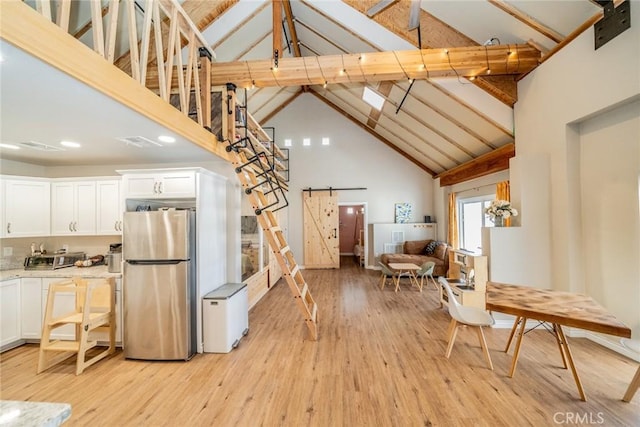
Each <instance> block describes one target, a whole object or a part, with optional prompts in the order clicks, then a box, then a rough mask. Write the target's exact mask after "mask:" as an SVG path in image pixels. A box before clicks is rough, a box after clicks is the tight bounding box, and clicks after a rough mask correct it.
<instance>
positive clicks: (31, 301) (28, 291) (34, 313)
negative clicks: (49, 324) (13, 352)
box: [20, 277, 43, 340]
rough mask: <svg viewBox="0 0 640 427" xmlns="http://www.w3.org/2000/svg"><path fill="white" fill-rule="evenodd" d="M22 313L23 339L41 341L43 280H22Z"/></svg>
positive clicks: (29, 278) (37, 278)
mask: <svg viewBox="0 0 640 427" xmlns="http://www.w3.org/2000/svg"><path fill="white" fill-rule="evenodd" d="M20 311H21V316H20V318H21V322H20V323H21V329H22V338H23V339H30V340H31V339H38V340H39V339H40V337H41V335H42V312H43V309H42V279H41V278H39V277H24V278H22V279H21V280H20Z"/></svg>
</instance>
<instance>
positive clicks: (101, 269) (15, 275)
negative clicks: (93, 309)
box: [0, 265, 122, 281]
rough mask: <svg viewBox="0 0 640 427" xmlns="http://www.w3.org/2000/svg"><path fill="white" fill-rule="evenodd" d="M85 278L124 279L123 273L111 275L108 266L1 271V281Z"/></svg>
mask: <svg viewBox="0 0 640 427" xmlns="http://www.w3.org/2000/svg"><path fill="white" fill-rule="evenodd" d="M76 276H80V277H85V278H87V279H95V278H109V277H115V278H120V277H122V273H109V270H108V267H107V266H106V265H97V266H95V267H65V268H59V269H57V270H24V269H22V268H20V269H14V270H4V271H0V281H2V280H9V279H19V278H22V277H60V278H63V277H76Z"/></svg>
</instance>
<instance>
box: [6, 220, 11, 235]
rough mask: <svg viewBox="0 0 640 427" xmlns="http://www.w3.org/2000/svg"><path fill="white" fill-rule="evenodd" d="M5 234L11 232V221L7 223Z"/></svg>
mask: <svg viewBox="0 0 640 427" xmlns="http://www.w3.org/2000/svg"><path fill="white" fill-rule="evenodd" d="M7 234H11V223H10V222H8V223H7Z"/></svg>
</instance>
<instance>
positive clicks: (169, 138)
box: [158, 135, 176, 144]
mask: <svg viewBox="0 0 640 427" xmlns="http://www.w3.org/2000/svg"><path fill="white" fill-rule="evenodd" d="M158 141H160V142H166V143H168V144H171V143H172V142H176V139H175V138H174V137H172V136H168V135H160V136H159V137H158Z"/></svg>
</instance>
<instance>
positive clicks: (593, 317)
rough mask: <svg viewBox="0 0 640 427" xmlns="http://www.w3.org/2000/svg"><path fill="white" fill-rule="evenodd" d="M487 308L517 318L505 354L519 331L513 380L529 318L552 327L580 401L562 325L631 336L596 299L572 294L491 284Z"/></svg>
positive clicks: (580, 387)
mask: <svg viewBox="0 0 640 427" xmlns="http://www.w3.org/2000/svg"><path fill="white" fill-rule="evenodd" d="M486 309H487V310H489V311H496V312H499V313H505V314H510V315H513V316H516V321H515V322H514V324H513V327H512V328H511V334H510V335H509V339H508V341H507V345H506V348H505V352H508V351H509V347H510V346H511V342H512V340H513V338H514V336H516V332H517V336H516V346H515V349H514V353H513V359H512V361H511V369H510V370H509V377H513V375H514V374H515V371H516V365H517V363H518V356H519V355H520V347H521V345H522V340H523V337H524V334H525V326H526V324H527V319H534V320H538V321H540V322H546V323H549V324H551V325H552V331H553V334H554V335H555V338H556V342H557V344H558V349H559V350H560V355H561V356H562V363H563V364H564V368H565V369H566V368H567V365H568V366H569V368H570V369H571V372H572V374H573V378H574V380H575V382H576V386H577V387H578V393H579V394H580V399H581V400H583V401H586V400H587V397H586V395H585V392H584V389H583V387H582V383H581V381H580V377H579V375H578V371H577V370H576V366H575V364H574V362H573V356H572V355H571V349H570V348H569V342H568V341H567V338H566V336H565V334H564V331H563V330H562V326H567V327H571V328H578V329H585V330H588V331H593V332H599V333H603V334H608V335H615V336H619V337H624V338H630V337H631V329H629V327H627V326H626V325H624V324H623V323H621V322H620V321H619V320H618V319H616V318H615V316H613V315H612V314H610V313H609V312H607V310H606V309H605V308H604V307H602V306H600V305H599V304H598V303H597V302H595V301H594V300H593V298H591V297H589V296H587V295H582V294H576V293H572V292H563V291H555V290H550V289H539V288H532V287H529V286H517V285H508V284H504V283H496V282H487V301H486ZM518 326H519V328H518Z"/></svg>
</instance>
